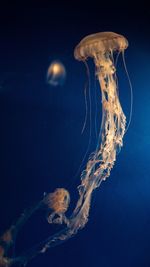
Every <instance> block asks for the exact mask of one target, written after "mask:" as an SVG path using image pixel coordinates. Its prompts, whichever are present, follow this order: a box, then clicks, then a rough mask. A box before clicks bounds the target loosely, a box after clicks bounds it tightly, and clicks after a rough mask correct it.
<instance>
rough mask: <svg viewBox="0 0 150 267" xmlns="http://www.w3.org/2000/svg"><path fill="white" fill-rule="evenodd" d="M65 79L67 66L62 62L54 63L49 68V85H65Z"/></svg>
mask: <svg viewBox="0 0 150 267" xmlns="http://www.w3.org/2000/svg"><path fill="white" fill-rule="evenodd" d="M65 78H66V69H65V66H64V65H63V64H62V63H61V62H60V61H53V62H52V63H51V64H50V66H49V67H48V71H47V83H48V84H50V85H52V86H58V85H63V84H64V81H65Z"/></svg>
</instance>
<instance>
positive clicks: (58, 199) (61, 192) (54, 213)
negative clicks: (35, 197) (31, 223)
mask: <svg viewBox="0 0 150 267" xmlns="http://www.w3.org/2000/svg"><path fill="white" fill-rule="evenodd" d="M43 202H44V203H45V205H46V206H47V209H48V216H47V221H48V223H57V224H61V223H62V222H64V223H67V222H68V221H67V218H66V216H65V212H66V211H67V209H68V207H69V203H70V195H69V192H68V191H67V190H66V189H64V188H57V189H56V190H55V191H54V192H53V193H49V194H48V195H47V196H45V198H44V200H43ZM55 217H57V218H55Z"/></svg>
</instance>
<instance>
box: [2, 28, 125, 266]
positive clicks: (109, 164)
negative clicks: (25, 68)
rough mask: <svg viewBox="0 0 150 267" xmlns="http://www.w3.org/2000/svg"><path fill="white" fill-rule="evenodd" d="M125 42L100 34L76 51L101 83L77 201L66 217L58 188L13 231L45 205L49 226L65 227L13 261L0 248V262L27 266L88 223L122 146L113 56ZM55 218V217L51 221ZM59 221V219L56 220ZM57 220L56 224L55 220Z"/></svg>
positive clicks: (64, 193)
mask: <svg viewBox="0 0 150 267" xmlns="http://www.w3.org/2000/svg"><path fill="white" fill-rule="evenodd" d="M127 46H128V42H127V40H126V39H125V38H124V37H123V36H122V35H120V34H116V33H113V32H102V33H97V34H92V35H89V36H87V37H85V38H84V39H83V40H82V41H81V42H80V43H79V44H78V45H77V46H76V48H75V50H74V56H75V58H76V59H77V60H80V61H83V62H85V61H86V60H87V58H88V57H91V58H93V60H94V63H95V66H96V75H97V78H98V80H99V83H100V88H101V94H102V122H101V128H100V131H99V136H98V140H97V146H96V149H95V151H94V152H93V153H92V154H91V155H90V157H89V160H88V162H87V164H86V168H85V170H84V171H83V172H82V174H81V183H80V185H79V186H78V193H79V197H78V201H77V203H76V206H75V208H74V210H73V212H72V214H71V215H70V216H69V217H68V218H67V217H66V215H65V212H66V211H67V209H68V206H69V202H70V196H69V192H68V191H67V190H66V189H64V188H58V189H56V190H55V191H54V193H50V194H48V195H46V196H44V198H43V199H42V200H41V201H40V202H39V203H38V204H37V205H36V206H35V207H34V208H32V209H29V210H27V211H25V213H23V215H22V216H21V218H20V219H19V220H18V221H17V223H16V225H14V226H13V229H16V231H17V229H18V228H20V225H22V224H23V223H24V222H26V220H27V218H29V217H30V216H31V215H32V214H33V213H34V212H35V211H36V210H37V209H39V208H41V207H42V206H43V205H46V206H47V209H48V211H50V210H52V213H50V214H49V215H48V218H47V219H48V222H49V223H64V224H65V226H64V228H63V229H62V230H61V231H59V232H57V233H55V234H54V235H53V236H50V237H48V238H47V239H46V240H44V241H43V242H41V243H40V244H39V245H37V246H35V248H33V249H31V251H29V252H27V253H25V254H23V255H22V256H19V257H16V258H10V259H8V258H7V257H6V255H5V253H4V251H3V246H1V247H0V248H1V254H0V257H1V261H2V262H5V260H7V265H5V266H9V265H11V263H17V262H18V263H19V264H20V263H22V264H26V263H27V262H28V261H29V260H30V259H32V258H33V257H35V256H36V255H38V254H39V253H44V252H45V251H46V250H47V249H48V248H51V247H54V246H56V245H59V244H61V243H62V242H64V241H66V240H68V239H69V238H71V237H72V236H74V235H75V234H76V233H77V232H78V230H80V229H82V228H83V227H84V226H85V224H86V223H87V221H88V216H89V210H90V203H91V197H92V193H93V191H94V190H95V189H96V188H98V187H99V186H100V184H101V182H102V181H104V180H106V178H107V177H109V175H110V171H111V169H112V168H113V166H114V163H115V161H116V155H117V152H118V149H119V150H120V148H121V147H122V145H123V136H124V133H125V125H126V118H125V115H124V113H123V110H122V107H121V104H120V101H119V96H118V93H117V83H116V69H115V66H114V58H113V53H114V52H115V51H117V52H118V53H120V52H122V53H124V50H125V49H126V48H127ZM55 215H57V216H58V218H56V219H55V218H54V217H55ZM57 219H58V220H57ZM55 220H56V221H55Z"/></svg>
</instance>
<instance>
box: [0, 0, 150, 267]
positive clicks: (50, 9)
mask: <svg viewBox="0 0 150 267" xmlns="http://www.w3.org/2000/svg"><path fill="white" fill-rule="evenodd" d="M149 26H150V17H149V8H148V7H146V6H145V4H144V2H143V3H142V5H141V6H140V5H138V4H136V6H135V7H134V9H132V7H131V5H129V4H127V3H124V5H122V6H120V4H117V3H111V4H109V3H107V5H105V3H94V2H93V1H92V2H91V3H88V2H87V3H86V4H83V3H82V4H81V3H77V2H76V1H75V2H71V3H70V4H69V3H64V2H61V4H60V3H58V2H56V3H52V4H51V5H49V6H47V7H45V8H43V7H40V6H38V3H37V5H36V6H34V7H31V6H30V7H22V6H13V7H11V6H9V7H6V8H2V9H1V11H0V157H1V161H0V165H1V167H0V179H1V180H0V181H1V183H0V210H1V215H0V231H1V232H2V231H4V230H5V229H6V228H7V227H9V226H10V225H11V223H12V222H13V221H14V220H15V219H16V218H17V217H18V215H19V214H20V213H21V212H22V210H23V209H24V208H26V207H28V206H30V205H31V204H33V203H35V202H36V201H38V200H40V199H41V198H42V196H43V193H44V192H51V191H53V190H54V188H55V187H56V186H57V187H62V186H64V187H66V188H67V189H68V190H69V191H70V192H71V199H72V201H73V203H74V201H75V200H76V198H77V192H76V185H77V184H79V182H80V177H79V176H78V177H77V178H73V177H74V174H75V173H76V171H77V169H78V167H79V165H80V163H81V160H82V157H83V155H84V152H85V150H86V147H87V144H88V136H89V134H88V129H89V128H88V127H87V129H86V131H85V133H84V134H83V135H81V129H82V125H83V121H84V112H85V105H84V94H83V89H84V84H85V80H86V71H85V68H84V66H83V65H82V63H80V62H77V61H75V60H74V58H73V49H74V47H75V45H76V44H77V43H78V42H79V41H80V40H81V38H83V37H84V36H86V35H87V34H91V33H95V32H100V31H114V32H118V33H121V34H123V35H124V36H126V38H127V39H128V40H129V48H128V49H127V51H126V63H127V66H128V71H129V74H130V78H131V80H132V85H133V92H134V104H133V117H132V123H131V126H130V128H129V130H128V132H127V134H126V136H125V138H124V146H123V149H122V151H121V153H120V154H119V156H118V158H117V161H116V164H115V167H114V169H113V170H112V173H111V176H110V177H109V179H108V180H107V181H106V182H105V183H103V184H102V185H101V187H100V188H99V189H98V190H97V191H96V192H95V193H94V195H93V201H92V206H91V212H90V218H89V222H88V224H87V225H86V227H85V228H84V230H82V231H81V232H80V233H78V235H77V236H76V237H74V238H73V239H71V240H69V241H67V242H66V243H64V244H63V245H61V246H59V247H56V248H53V249H51V250H49V251H48V252H47V253H46V254H45V255H44V256H39V257H38V258H36V259H34V260H33V261H32V262H30V263H29V265H28V266H30V267H33V266H45V267H46V266H53V267H58V266H66V267H70V266H73V267H74V266H78V267H84V266H86V267H97V266H101V267H120V266H121V267H149V266H150V256H149V250H150V157H149V151H150V63H149V62H150V30H149ZM55 59H59V60H61V61H62V62H63V63H64V65H65V67H66V70H67V79H66V83H65V84H64V86H63V87H57V88H53V87H50V86H48V85H47V84H46V82H45V77H46V71H47V68H48V66H49V63H50V62H51V61H52V60H55ZM120 60H121V59H120ZM118 67H119V71H118V75H119V85H120V86H119V87H120V98H121V102H122V105H123V109H124V111H125V113H126V115H127V118H128V115H129V109H130V90H129V86H128V83H127V79H126V76H125V73H124V69H123V65H122V64H121V63H119V66H118ZM93 87H94V80H93V84H92V88H93ZM98 101H99V102H98V103H99V104H100V96H98ZM93 106H94V105H93ZM99 112H100V109H99ZM100 117H101V115H100V116H99V118H100ZM93 119H94V115H93ZM92 137H93V139H92V144H91V151H92V150H93V149H94V147H95V144H96V140H95V137H94V134H93V135H92ZM49 228H50V226H49V225H47V224H46V221H45V215H44V214H43V213H41V214H37V215H36V216H35V217H34V218H33V219H32V220H31V221H29V222H28V224H27V225H26V226H25V227H24V229H23V231H22V232H21V233H20V235H19V236H18V241H17V243H16V249H15V250H16V253H19V252H20V251H22V250H26V249H27V248H28V247H30V245H31V247H32V245H33V244H34V243H36V242H38V241H39V240H41V239H42V238H45V237H47V236H48V235H49V233H51V231H52V230H51V229H49Z"/></svg>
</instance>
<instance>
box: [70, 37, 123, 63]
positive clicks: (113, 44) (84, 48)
mask: <svg viewBox="0 0 150 267" xmlns="http://www.w3.org/2000/svg"><path fill="white" fill-rule="evenodd" d="M127 47H128V41H127V39H126V38H125V37H124V36H123V35H120V34H117V33H114V32H99V33H95V34H91V35H88V36H86V37H85V38H83V39H82V40H81V42H80V43H79V44H78V45H77V46H76V47H75V50H74V56H75V59H77V60H81V61H82V60H86V59H87V58H88V57H94V55H95V54H97V53H102V54H104V53H106V52H112V51H124V50H125V49H126V48H127Z"/></svg>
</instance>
